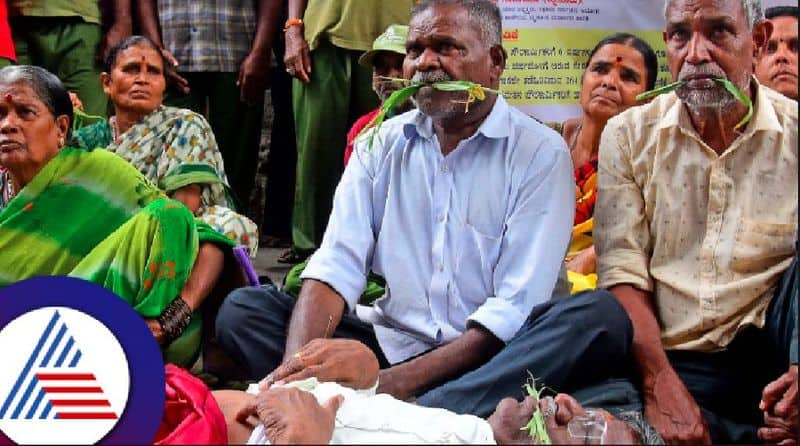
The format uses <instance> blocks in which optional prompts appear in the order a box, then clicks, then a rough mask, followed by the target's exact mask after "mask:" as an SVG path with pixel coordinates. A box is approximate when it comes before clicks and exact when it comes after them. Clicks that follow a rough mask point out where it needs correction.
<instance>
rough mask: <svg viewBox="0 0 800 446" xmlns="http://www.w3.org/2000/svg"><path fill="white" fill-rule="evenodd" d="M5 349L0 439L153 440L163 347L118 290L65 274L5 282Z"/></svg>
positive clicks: (1, 305)
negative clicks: (119, 295) (8, 284)
mask: <svg viewBox="0 0 800 446" xmlns="http://www.w3.org/2000/svg"><path fill="white" fill-rule="evenodd" d="M0 358H2V361H3V366H2V367H1V368H0V443H8V442H15V443H37V444H87V443H98V442H100V443H103V444H150V443H152V441H153V438H154V437H155V434H156V431H157V429H158V426H159V424H160V422H161V417H162V414H163V411H164V388H165V382H164V362H163V359H162V356H161V350H160V349H159V347H158V344H157V343H156V341H155V338H154V337H153V335H152V334H151V332H150V330H149V329H148V328H147V325H146V324H145V323H144V320H143V319H142V317H141V316H140V315H139V314H138V313H136V311H134V310H133V308H131V307H130V305H128V304H127V303H126V302H125V301H123V300H122V299H120V298H119V297H118V296H117V295H115V294H114V293H112V292H110V291H108V290H106V289H105V288H103V287H101V286H99V285H95V284H93V283H90V282H86V281H84V280H80V279H75V278H68V277H38V278H34V279H29V280H25V281H22V282H18V283H15V284H13V285H11V286H9V287H6V288H2V289H0Z"/></svg>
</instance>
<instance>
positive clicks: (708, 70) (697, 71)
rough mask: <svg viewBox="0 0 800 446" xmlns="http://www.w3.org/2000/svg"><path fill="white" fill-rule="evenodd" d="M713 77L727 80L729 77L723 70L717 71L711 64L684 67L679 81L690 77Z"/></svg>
mask: <svg viewBox="0 0 800 446" xmlns="http://www.w3.org/2000/svg"><path fill="white" fill-rule="evenodd" d="M697 75H700V76H712V77H718V78H723V79H727V78H728V76H726V75H725V73H724V72H723V71H722V70H719V69H717V68H716V67H714V66H711V65H709V64H704V65H688V64H687V65H684V66H683V68H682V69H681V71H680V73H678V80H684V79H686V78H687V77H689V76H697Z"/></svg>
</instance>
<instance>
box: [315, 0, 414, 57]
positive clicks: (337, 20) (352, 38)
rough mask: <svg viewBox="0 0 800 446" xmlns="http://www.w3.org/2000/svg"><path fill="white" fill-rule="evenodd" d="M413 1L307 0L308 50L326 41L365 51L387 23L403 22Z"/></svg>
mask: <svg viewBox="0 0 800 446" xmlns="http://www.w3.org/2000/svg"><path fill="white" fill-rule="evenodd" d="M414 3H415V1H414V0H391V1H387V0H381V1H378V0H308V4H307V6H306V12H305V16H304V17H303V22H304V24H305V25H304V29H305V38H306V42H308V47H309V48H310V49H312V50H313V49H315V48H316V47H317V46H319V41H320V40H323V39H324V40H328V41H329V42H331V43H332V44H333V45H334V46H337V47H339V48H345V49H348V50H356V51H366V50H369V49H371V48H372V42H373V41H374V40H375V38H376V37H378V36H379V35H381V33H383V32H384V31H386V28H388V27H389V25H392V24H399V25H405V24H407V23H408V20H409V18H410V15H411V7H412V6H413V5H414Z"/></svg>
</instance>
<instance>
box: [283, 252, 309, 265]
mask: <svg viewBox="0 0 800 446" xmlns="http://www.w3.org/2000/svg"><path fill="white" fill-rule="evenodd" d="M310 254H311V253H308V254H306V253H300V252H297V251H295V250H294V248H289V249H287V250H286V251H284V252H283V253H282V254H281V255H280V257H278V263H288V264H290V265H295V264H298V263H303V261H304V260H305V259H307V258H308V256H309V255H310Z"/></svg>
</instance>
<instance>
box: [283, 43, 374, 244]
mask: <svg viewBox="0 0 800 446" xmlns="http://www.w3.org/2000/svg"><path fill="white" fill-rule="evenodd" d="M360 55H361V53H360V52H359V51H353V50H347V49H343V48H338V47H336V46H333V45H332V44H331V43H329V42H327V41H322V42H320V45H319V47H317V48H316V49H315V50H314V51H312V52H311V69H312V71H311V82H310V83H309V84H304V83H302V82H300V81H299V80H297V79H295V80H294V84H293V85H292V102H293V105H294V123H295V129H296V132H297V184H296V187H295V195H294V211H293V213H292V241H293V243H294V248H295V250H296V251H298V252H310V251H313V250H314V249H316V248H317V246H319V243H320V242H321V241H322V235H323V234H324V232H325V226H327V224H328V217H329V216H330V213H331V208H332V206H333V192H334V190H335V189H336V185H337V184H338V183H339V178H341V176H342V171H343V170H344V163H343V160H342V159H343V157H344V148H345V145H346V143H347V131H348V129H349V128H350V126H352V125H353V123H354V122H355V120H356V119H358V118H359V117H360V116H362V115H364V114H366V113H368V112H369V111H371V110H373V109H374V108H375V107H377V105H378V97H377V95H376V94H375V92H374V91H372V71H371V69H370V68H367V67H363V66H361V65H359V64H358V57H359V56H360Z"/></svg>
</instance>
